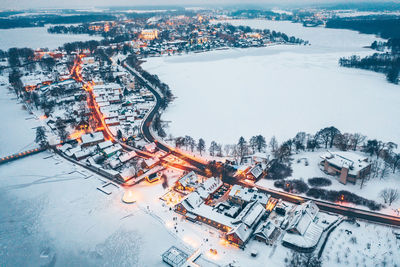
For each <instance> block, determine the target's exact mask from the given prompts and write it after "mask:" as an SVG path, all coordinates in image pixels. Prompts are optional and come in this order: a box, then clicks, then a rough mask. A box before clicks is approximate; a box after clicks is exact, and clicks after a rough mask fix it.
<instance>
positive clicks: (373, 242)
mask: <svg viewBox="0 0 400 267" xmlns="http://www.w3.org/2000/svg"><path fill="white" fill-rule="evenodd" d="M359 224H360V226H359V227H358V226H357V225H355V224H350V223H348V222H343V223H342V224H340V225H339V226H338V227H337V228H336V229H335V230H334V231H333V232H332V234H331V235H330V237H329V239H328V242H327V243H326V246H325V250H324V253H323V254H322V257H321V259H322V261H323V266H399V265H400V240H398V239H397V240H396V237H395V235H394V234H393V232H392V230H393V229H392V228H390V227H384V226H381V225H377V224H367V223H365V222H359ZM346 230H347V231H346ZM395 230H396V231H398V229H395Z"/></svg>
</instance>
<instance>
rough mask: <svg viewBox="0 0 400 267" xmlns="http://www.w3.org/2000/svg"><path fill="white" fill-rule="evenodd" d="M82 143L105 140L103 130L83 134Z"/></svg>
mask: <svg viewBox="0 0 400 267" xmlns="http://www.w3.org/2000/svg"><path fill="white" fill-rule="evenodd" d="M81 139H82V144H88V143H94V142H100V141H103V140H104V135H103V132H94V133H88V134H84V135H82V136H81Z"/></svg>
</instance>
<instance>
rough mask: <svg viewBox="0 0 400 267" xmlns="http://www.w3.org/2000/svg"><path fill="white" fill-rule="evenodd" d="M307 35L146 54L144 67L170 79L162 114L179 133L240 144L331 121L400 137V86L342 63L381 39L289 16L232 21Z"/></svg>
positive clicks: (284, 136) (310, 129)
mask: <svg viewBox="0 0 400 267" xmlns="http://www.w3.org/2000/svg"><path fill="white" fill-rule="evenodd" d="M232 23H234V24H235V25H239V24H243V25H249V26H252V27H255V28H270V29H271V30H278V31H282V32H285V33H287V34H288V35H295V36H296V37H300V38H303V39H305V40H309V41H310V42H311V44H312V45H311V46H289V45H285V46H283V45H277V46H271V47H265V48H251V49H230V50H225V51H212V52H207V53H199V54H189V55H183V56H172V57H168V56H165V57H159V58H150V59H147V62H146V63H144V64H143V67H144V69H146V70H148V71H149V72H150V73H152V74H157V75H158V76H159V77H160V79H161V80H162V81H163V82H165V83H167V84H168V85H169V86H170V87H171V89H172V92H173V93H174V95H175V96H176V97H177V99H176V100H174V102H173V103H172V104H171V106H170V107H169V108H168V110H167V111H166V112H165V113H164V114H163V119H164V120H166V121H170V127H169V129H168V131H169V132H170V133H171V134H173V135H174V136H182V135H190V136H193V137H195V138H199V137H203V138H205V139H206V141H207V142H210V141H212V140H215V141H217V142H222V143H225V144H226V143H236V142H237V140H238V138H239V137H240V136H245V137H246V138H249V137H250V136H252V135H256V134H263V135H264V136H265V137H267V138H270V137H272V136H273V135H275V136H276V137H277V138H278V141H284V140H286V139H288V138H291V137H293V136H295V134H296V133H297V132H299V131H306V132H310V133H315V132H316V131H317V130H319V129H321V128H323V127H326V126H331V125H334V126H336V127H337V128H339V129H340V130H341V131H343V132H361V133H363V134H365V135H368V137H369V138H378V139H381V140H384V141H393V142H397V143H400V139H399V136H400V125H399V124H396V123H395V121H396V120H397V118H398V117H399V115H400V109H398V106H400V88H399V86H396V85H392V84H389V83H387V82H386V80H385V77H384V75H381V74H379V73H374V72H370V71H363V70H357V69H348V68H341V67H339V66H338V59H339V58H340V57H342V56H350V55H352V54H354V53H356V54H358V55H367V54H370V53H373V51H372V50H370V49H366V48H363V47H364V46H367V45H369V44H370V43H371V42H373V41H374V40H376V39H377V38H376V37H375V36H373V35H365V34H359V33H357V32H354V31H348V30H333V29H326V28H305V27H302V26H301V25H300V24H293V23H290V22H277V21H275V22H272V21H265V20H241V21H232Z"/></svg>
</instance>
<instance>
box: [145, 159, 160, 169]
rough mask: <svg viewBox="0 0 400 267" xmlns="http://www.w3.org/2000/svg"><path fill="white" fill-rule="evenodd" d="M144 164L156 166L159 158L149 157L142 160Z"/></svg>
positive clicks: (149, 166)
mask: <svg viewBox="0 0 400 267" xmlns="http://www.w3.org/2000/svg"><path fill="white" fill-rule="evenodd" d="M143 162H144V164H145V165H146V168H148V169H151V168H154V167H155V166H157V165H158V164H159V163H160V159H158V158H149V159H146V160H144V161H143Z"/></svg>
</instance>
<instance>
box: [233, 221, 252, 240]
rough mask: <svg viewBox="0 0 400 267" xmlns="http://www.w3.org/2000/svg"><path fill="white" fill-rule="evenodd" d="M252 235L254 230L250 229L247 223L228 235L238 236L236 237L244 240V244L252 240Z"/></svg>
mask: <svg viewBox="0 0 400 267" xmlns="http://www.w3.org/2000/svg"><path fill="white" fill-rule="evenodd" d="M252 233H253V230H252V229H251V228H249V227H248V226H247V225H246V224H245V223H241V224H239V226H237V227H235V228H234V229H232V230H231V231H229V232H228V233H227V235H230V234H236V236H237V237H238V238H239V239H240V240H242V242H243V243H245V242H246V241H247V240H248V239H249V238H250V236H251V234H252Z"/></svg>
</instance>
